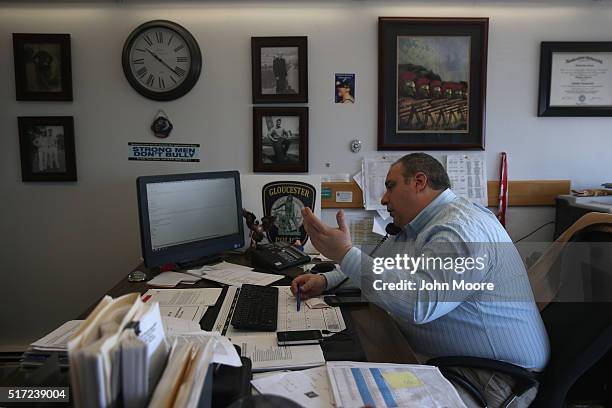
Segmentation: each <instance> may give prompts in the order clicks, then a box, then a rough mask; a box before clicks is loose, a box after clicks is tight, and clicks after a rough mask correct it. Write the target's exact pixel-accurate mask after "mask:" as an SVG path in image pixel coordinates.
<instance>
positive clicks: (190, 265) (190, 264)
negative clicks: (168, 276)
mask: <svg viewBox="0 0 612 408" xmlns="http://www.w3.org/2000/svg"><path fill="white" fill-rule="evenodd" d="M221 261H223V258H221V255H219V254H215V255H208V256H203V257H201V258H197V259H194V260H192V261H185V262H177V263H176V266H178V267H179V268H180V269H195V268H197V267H200V266H204V265H211V264H216V263H219V262H221Z"/></svg>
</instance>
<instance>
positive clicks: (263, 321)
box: [232, 284, 278, 331]
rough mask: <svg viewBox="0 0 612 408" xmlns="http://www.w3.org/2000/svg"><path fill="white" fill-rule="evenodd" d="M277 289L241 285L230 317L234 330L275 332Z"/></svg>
mask: <svg viewBox="0 0 612 408" xmlns="http://www.w3.org/2000/svg"><path fill="white" fill-rule="evenodd" d="M277 320H278V288H273V287H270V286H257V285H248V284H243V285H242V288H241V289H240V294H239V295H238V302H237V303H236V307H235V308H234V314H233V316H232V326H234V328H236V329H246V330H258V331H276V322H277Z"/></svg>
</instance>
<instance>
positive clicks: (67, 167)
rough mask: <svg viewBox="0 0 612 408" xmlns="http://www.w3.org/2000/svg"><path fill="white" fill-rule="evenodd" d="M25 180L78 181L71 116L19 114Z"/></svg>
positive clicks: (23, 178)
mask: <svg viewBox="0 0 612 408" xmlns="http://www.w3.org/2000/svg"><path fill="white" fill-rule="evenodd" d="M17 119H18V123H19V148H20V152H21V179H22V181H76V180H77V174H76V155H75V148H74V120H73V118H72V116H20V117H19V118H17Z"/></svg>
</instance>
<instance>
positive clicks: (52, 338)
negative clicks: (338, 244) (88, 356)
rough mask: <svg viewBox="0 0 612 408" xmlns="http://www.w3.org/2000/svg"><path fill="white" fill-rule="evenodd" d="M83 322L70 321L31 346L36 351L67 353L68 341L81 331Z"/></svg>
mask: <svg viewBox="0 0 612 408" xmlns="http://www.w3.org/2000/svg"><path fill="white" fill-rule="evenodd" d="M82 322H83V320H70V321H67V322H66V323H64V324H62V325H61V326H60V327H58V328H57V329H55V330H53V331H52V332H51V333H49V334H47V335H46V336H44V337H43V338H41V339H38V340H36V341H35V342H34V343H32V344H31V346H32V348H33V349H34V350H44V351H66V350H68V339H70V337H72V335H73V334H75V333H76V332H77V330H79V326H80V325H81V323H82Z"/></svg>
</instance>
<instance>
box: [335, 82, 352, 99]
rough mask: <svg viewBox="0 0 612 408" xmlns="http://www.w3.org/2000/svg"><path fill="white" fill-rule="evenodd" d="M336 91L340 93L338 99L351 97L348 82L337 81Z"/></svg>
mask: <svg viewBox="0 0 612 408" xmlns="http://www.w3.org/2000/svg"><path fill="white" fill-rule="evenodd" d="M336 91H337V93H338V97H340V98H344V97H345V96H350V95H351V86H350V84H349V83H348V81H347V80H344V81H336Z"/></svg>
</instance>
